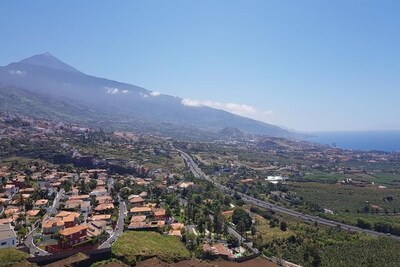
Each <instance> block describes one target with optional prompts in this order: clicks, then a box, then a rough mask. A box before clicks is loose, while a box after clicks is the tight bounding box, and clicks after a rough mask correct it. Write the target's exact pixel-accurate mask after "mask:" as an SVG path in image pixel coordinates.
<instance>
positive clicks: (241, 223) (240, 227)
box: [236, 221, 246, 238]
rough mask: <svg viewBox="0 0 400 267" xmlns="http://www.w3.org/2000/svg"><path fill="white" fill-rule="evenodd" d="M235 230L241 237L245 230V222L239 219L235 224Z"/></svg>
mask: <svg viewBox="0 0 400 267" xmlns="http://www.w3.org/2000/svg"><path fill="white" fill-rule="evenodd" d="M236 230H237V231H238V232H239V234H240V236H241V238H242V236H243V234H244V233H245V232H246V224H245V222H244V221H239V223H238V224H237V225H236Z"/></svg>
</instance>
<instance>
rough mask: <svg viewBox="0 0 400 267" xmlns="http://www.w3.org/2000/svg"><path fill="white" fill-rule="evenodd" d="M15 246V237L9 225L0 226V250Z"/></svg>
mask: <svg viewBox="0 0 400 267" xmlns="http://www.w3.org/2000/svg"><path fill="white" fill-rule="evenodd" d="M16 246H17V235H16V234H15V232H14V229H12V228H11V224H9V223H8V224H0V249H2V248H10V247H16Z"/></svg>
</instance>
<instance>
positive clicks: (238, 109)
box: [181, 98, 273, 120]
mask: <svg viewBox="0 0 400 267" xmlns="http://www.w3.org/2000/svg"><path fill="white" fill-rule="evenodd" d="M181 103H182V105H184V106H188V107H203V106H206V107H210V108H215V109H222V110H225V111H228V112H230V113H233V114H236V115H240V116H245V117H251V118H255V119H260V120H264V117H265V116H269V115H271V114H273V111H270V110H265V111H260V110H257V109H256V108H254V107H252V106H249V105H245V104H237V103H221V102H218V101H211V100H205V101H201V100H194V99H189V98H185V99H182V101H181Z"/></svg>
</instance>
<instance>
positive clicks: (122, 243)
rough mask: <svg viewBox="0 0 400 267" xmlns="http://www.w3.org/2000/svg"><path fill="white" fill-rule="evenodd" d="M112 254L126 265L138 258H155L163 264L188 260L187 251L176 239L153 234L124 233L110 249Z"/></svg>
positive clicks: (188, 254)
mask: <svg viewBox="0 0 400 267" xmlns="http://www.w3.org/2000/svg"><path fill="white" fill-rule="evenodd" d="M111 249H112V252H113V254H114V255H115V256H116V257H118V258H119V259H122V260H123V261H124V262H125V263H127V264H130V265H132V264H134V263H135V262H136V261H137V260H138V259H139V257H140V258H141V259H146V258H150V257H157V258H159V259H160V260H162V261H164V262H177V261H181V260H185V259H189V258H190V253H189V251H188V250H187V249H186V248H185V246H184V245H183V244H182V243H181V242H180V240H179V239H178V238H176V237H172V236H162V235H160V234H158V233H154V232H133V231H130V232H125V233H123V234H122V235H121V237H120V238H119V239H118V240H117V241H116V242H115V243H114V244H113V245H112V247H111Z"/></svg>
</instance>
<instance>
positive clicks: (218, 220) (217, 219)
mask: <svg viewBox="0 0 400 267" xmlns="http://www.w3.org/2000/svg"><path fill="white" fill-rule="evenodd" d="M214 232H215V233H216V234H217V235H220V234H221V233H222V216H221V214H215V215H214Z"/></svg>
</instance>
